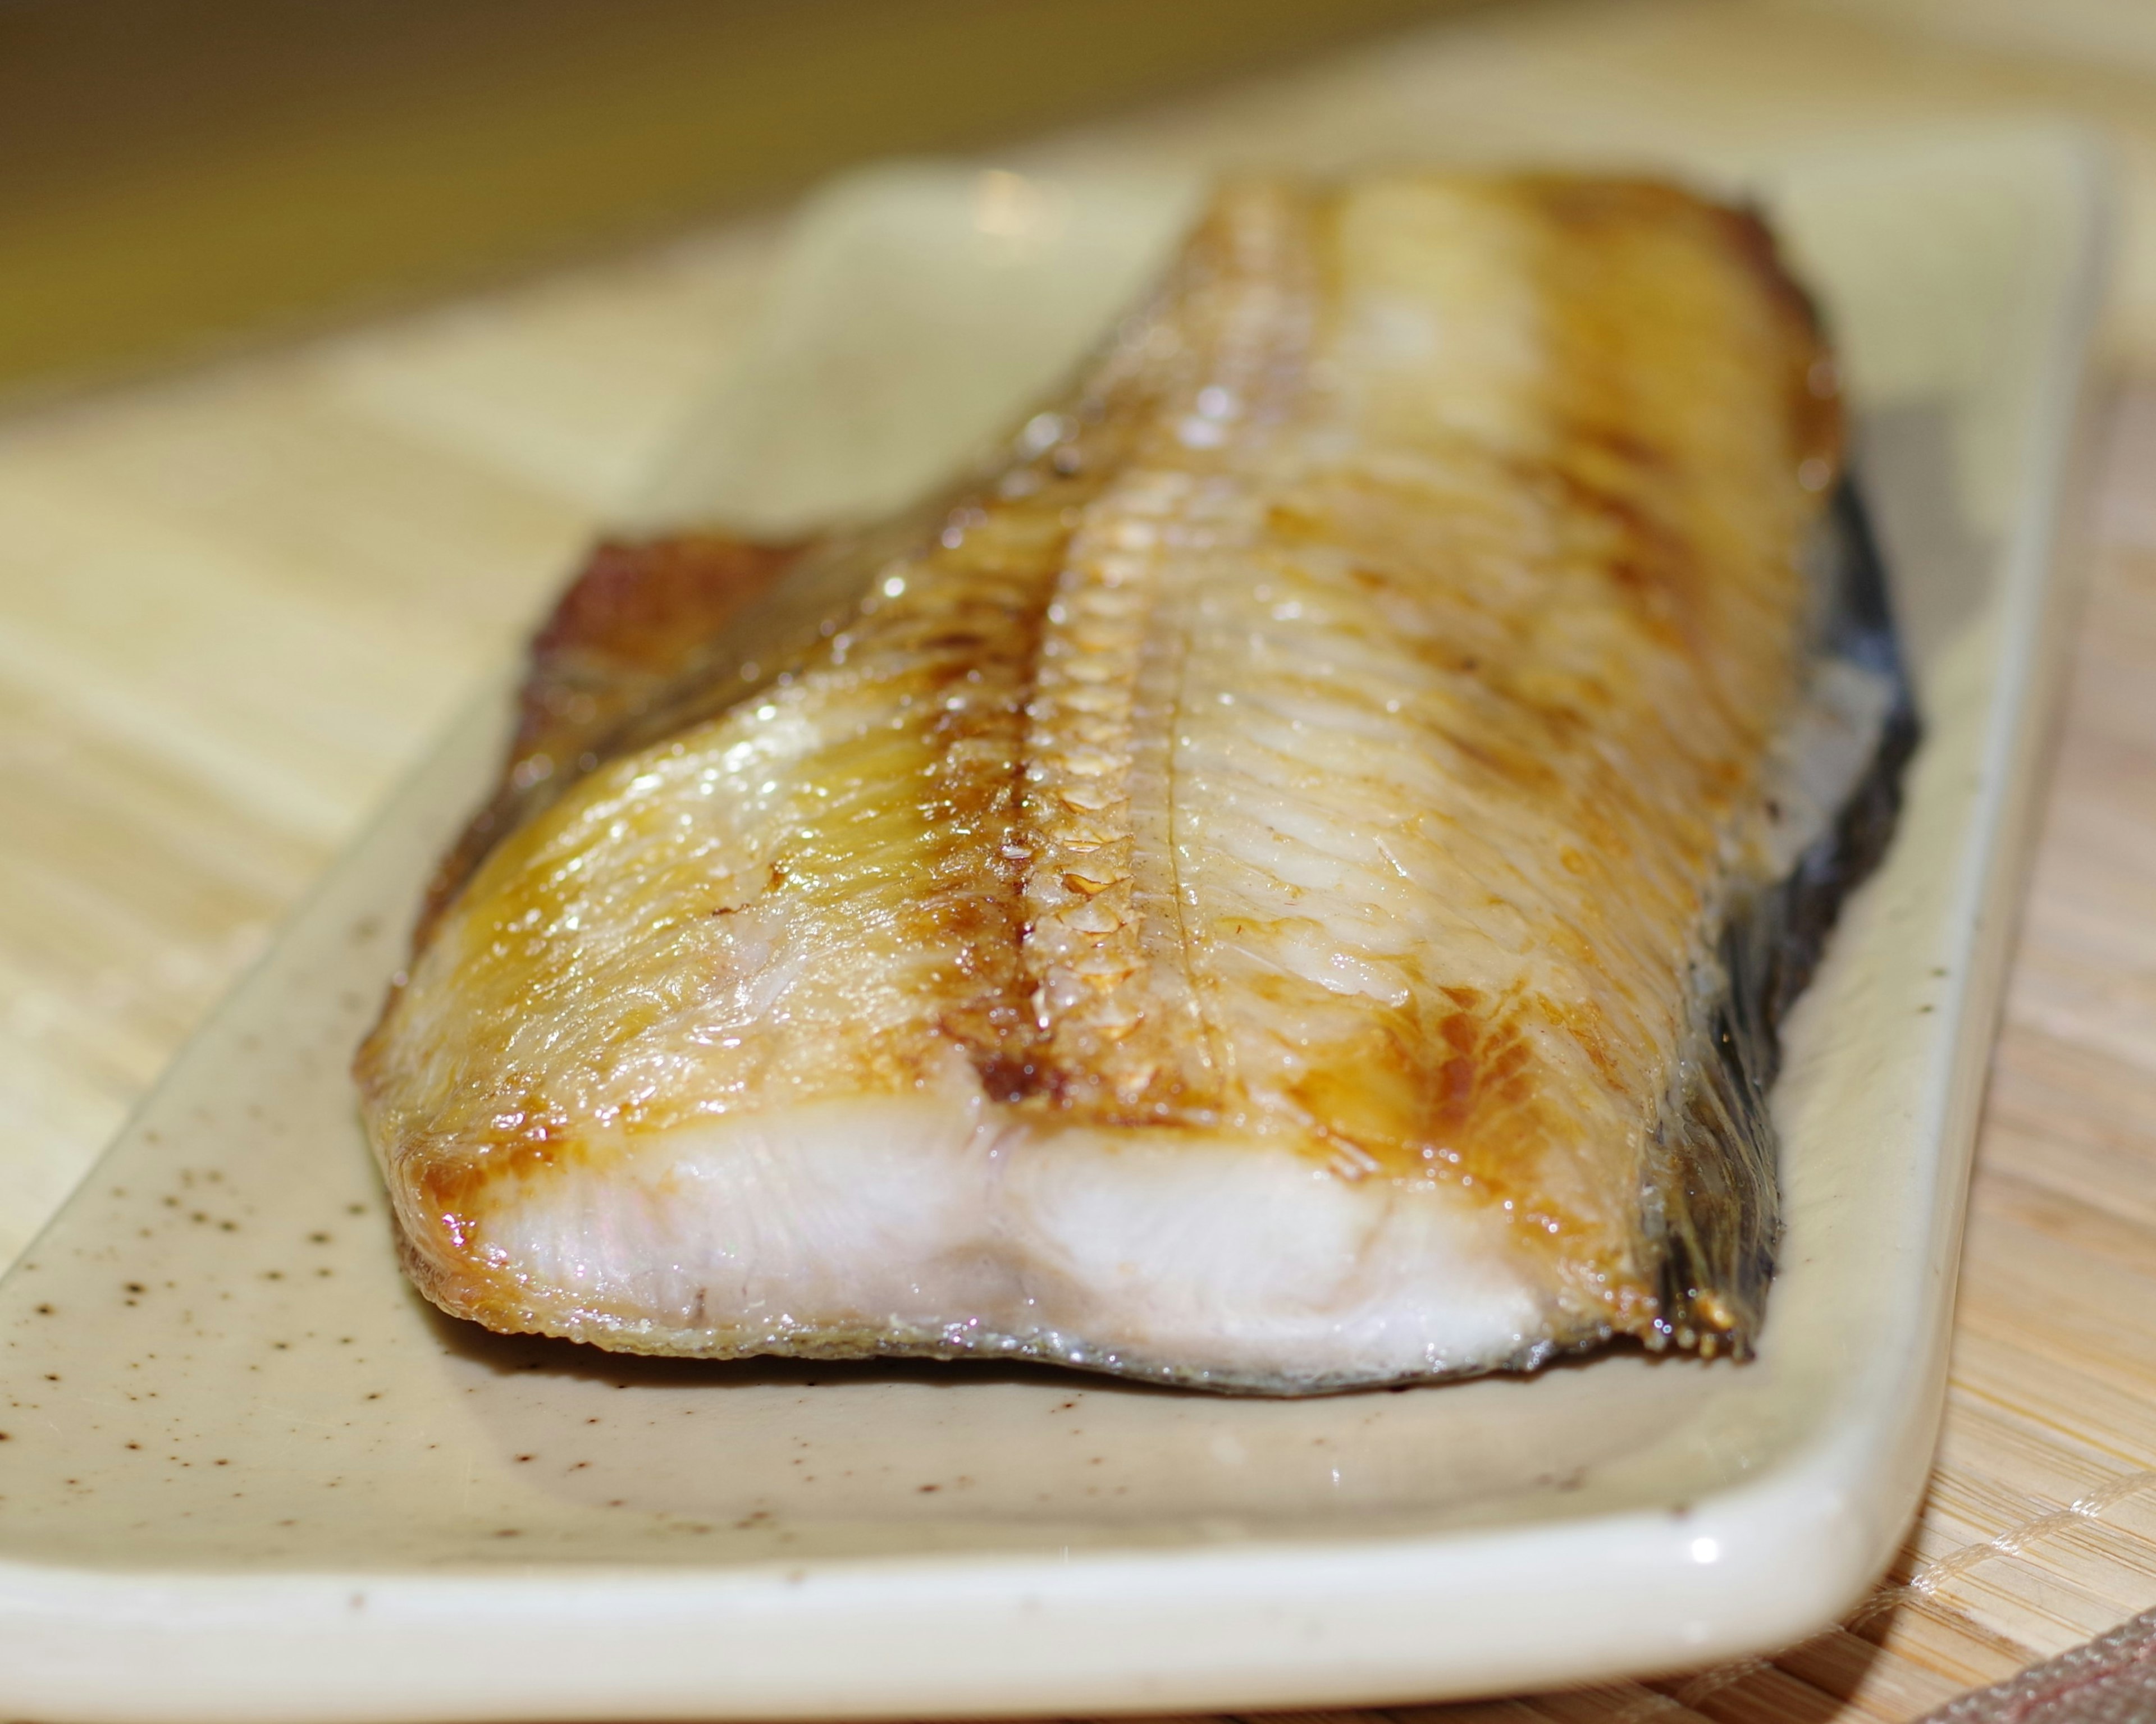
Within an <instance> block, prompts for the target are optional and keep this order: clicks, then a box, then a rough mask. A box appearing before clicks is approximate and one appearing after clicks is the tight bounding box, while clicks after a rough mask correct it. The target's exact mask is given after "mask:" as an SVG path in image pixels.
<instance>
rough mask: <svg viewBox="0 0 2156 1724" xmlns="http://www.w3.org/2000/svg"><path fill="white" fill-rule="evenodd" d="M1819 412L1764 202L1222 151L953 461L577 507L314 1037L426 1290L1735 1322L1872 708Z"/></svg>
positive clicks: (1751, 1268) (498, 1295) (1081, 1310)
mask: <svg viewBox="0 0 2156 1724" xmlns="http://www.w3.org/2000/svg"><path fill="white" fill-rule="evenodd" d="M1842 438H1843V430H1842V416H1841V411H1840V398H1839V393H1838V383H1837V379H1836V373H1835V364H1834V361H1833V357H1832V356H1831V353H1830V350H1829V348H1828V346H1827V344H1826V341H1825V336H1823V334H1822V332H1821V330H1820V324H1819V321H1818V319H1817V318H1816V316H1815V314H1814V311H1813V308H1812V307H1811V305H1810V304H1809V301H1808V300H1807V299H1806V298H1805V296H1804V294H1803V293H1802V292H1801V291H1800V290H1799V289H1798V288H1797V287H1796V286H1795V285H1794V284H1793V282H1792V281H1791V280H1790V278H1789V275H1787V274H1786V273H1785V271H1784V267H1783V265H1782V264H1781V263H1780V262H1779V259H1778V257H1777V254H1776V251H1775V249H1774V243H1773V241H1772V239H1771V238H1770V236H1769V234H1768V230H1767V229H1766V228H1765V227H1764V226H1763V223H1761V222H1760V221H1759V220H1758V218H1756V217H1755V216H1753V215H1752V214H1750V213H1747V212H1743V211H1740V210H1737V209H1733V208H1727V207H1725V206H1723V205H1721V204H1718V203H1714V202H1712V201H1709V200H1707V199H1705V198H1700V197H1697V196H1695V195H1693V194H1691V193H1690V192H1686V191H1684V190H1681V189H1679V188H1676V187H1671V186H1668V185H1664V184H1661V183H1658V182H1648V181H1640V180H1627V179H1616V178H1604V177H1586V176H1568V175H1555V174H1544V175H1461V174H1451V175H1445V174H1396V175H1389V176H1383V177H1370V178H1366V179H1360V180H1355V181H1351V182H1345V183H1342V184H1337V185H1311V184H1304V183H1297V182H1284V181H1259V182H1247V183H1241V184H1236V185H1233V186H1230V187H1228V188H1226V189H1224V191H1222V192H1220V193H1219V194H1218V196H1217V197H1216V198H1215V200H1214V203H1213V204H1212V205H1211V206H1210V208H1209V211H1208V212H1207V213H1206V214H1205V215H1204V218H1202V219H1201V220H1200V221H1199V223H1198V224H1197V225H1196V227H1195V228H1194V229H1193V232H1192V233H1191V234H1190V236H1189V238H1188V240H1187V242H1186V244H1185V246H1184V248H1183V252H1182V253H1181V254H1180V256H1179V258H1178V260H1177V262H1176V263H1175V264H1174V265H1173V268H1172V269H1170V270H1169V272H1168V275H1167V276H1166V278H1165V280H1163V283H1162V284H1161V285H1159V286H1158V289H1157V290H1155V291H1154V293H1153V294H1152V296H1151V298H1150V299H1149V300H1147V302H1146V303H1145V304H1144V305H1142V306H1141V307H1139V308H1138V309H1137V310H1134V311H1133V312H1132V313H1131V314H1130V315H1129V316H1127V317H1126V318H1125V319H1124V320H1123V321H1122V322H1121V323H1120V324H1119V325H1118V326H1117V328H1116V331H1114V333H1113V334H1112V336H1111V337H1110V338H1109V340H1108V341H1106V344H1105V346H1103V347H1102V349H1101V351H1099V352H1098V354H1097V355H1096V357H1095V358H1094V360H1093V361H1091V362H1090V363H1089V365H1088V367H1086V370H1085V372H1084V373H1083V374H1082V375H1081V377H1080V378H1079V379H1078V380H1077V382H1075V384H1074V386H1073V387H1071V389H1070V391H1069V393H1067V395H1066V396H1065V398H1062V399H1060V400H1059V401H1057V402H1056V403H1053V404H1051V405H1050V406H1048V407H1046V408H1043V409H1042V410H1041V411H1039V412H1038V413H1034V414H1033V415H1032V416H1031V417H1030V418H1028V419H1027V420H1026V421H1025V423H1024V426H1023V427H1022V428H1020V429H1019V431H1018V432H1017V433H1015V434H1014V436H1013V438H1012V439H1010V441H1009V444H1007V445H1006V446H1005V447H1004V449H1002V450H1001V451H1000V452H999V453H998V457H997V459H996V460H995V461H994V462H993V464H990V465H989V466H988V467H987V468H984V469H983V470H981V471H980V472H978V473H977V474H976V475H973V477H971V478H970V479H968V480H967V481H965V482H964V483H962V485H958V486H957V487H956V488H955V489H953V490H951V491H949V492H948V493H947V494H944V495H939V496H937V497H936V498H933V499H932V500H930V501H929V502H927V503H926V504H924V505H921V506H920V507H918V508H916V509H915V510H912V511H908V512H906V514H905V515H903V516H901V517H900V518H898V519H896V520H895V521H887V522H884V523H880V524H877V525H875V526H870V527H866V528H862V529H860V530H856V531H843V532H833V533H831V534H829V535H826V536H824V537H822V538H820V539H818V540H815V541H808V542H804V543H801V544H794V545H782V546H758V545H749V544H743V543H741V542H738V541H734V540H731V539H729V538H727V537H726V536H722V535H718V534H708V535H699V534H682V535H678V536H672V537H666V538H659V539H652V540H646V541H641V542H624V543H618V544H612V545H608V546H602V547H601V549H600V551H599V552H598V553H597V554H596V555H595V556H594V557H593V560H592V562H590V563H589V565H588V567H587V569H586V571H585V572H584V573H583V576H582V577H581V578H580V579H579V580H578V581H577V583H576V584H575V585H574V586H573V587H572V588H571V590H570V591H569V593H567V596H566V597H565V598H564V599H563V601H562V605H561V608H559V610H558V611H557V613H556V615H555V617H554V618H553V619H552V621H551V622H550V623H548V625H547V628H546V629H544V630H543V631H542V634H541V636H540V637H539V639H538V641H537V643H536V647H535V652H534V657H533V662H532V667H531V675H530V677H529V679H528V680H527V683H526V687H525V690H524V692H523V696H522V706H521V724H520V728H519V731H518V736H517V739H516V743H515V745H514V747H512V748H511V753H510V759H509V762H508V763H507V765H506V768H505V772H504V775H503V779H502V782H501V784H500V788H499V790H498V792H497V793H496V794H495V797H494V798H493V800H492V801H491V802H490V803H489V804H488V806H487V807H486V808H485V809H484V810H482V812H481V813H480V815H479V816H478V817H477V818H475V821H474V823H473V824H472V827H471V829H470V831H469V832H468V833H467V834H465V837H464V839H462V840H461V841H460V842H459V844H457V845H455V846H454V848H453V849H451V851H450V853H449V855H448V856H447V857H446V858H445V859H444V863H443V865H442V868H441V870H440V872H439V875H438V876H437V878H436V880H435V881H434V886H433V888H432V890H431V891H430V893H429V900H428V903H427V906H426V908H425V911H424V912H423V915H422V916H421V919H420V925H419V930H418V935H417V936H416V938H415V942H414V947H413V954H412V957H411V959H410V961H409V962H408V967H407V968H406V969H405V970H404V971H403V972H400V973H399V975H398V977H397V978H396V980H395V983H394V985H393V988H392V989H391V992H390V994H389V998H388V1003H387V1004H386V1005H385V1007H384V1008H383V1011H382V1017H381V1019H380V1021H379V1023H378V1024H377V1026H376V1028H375V1029H374V1030H373V1031H372V1034H371V1035H370V1036H369V1037H368V1039H367V1042H366V1043H365V1044H364V1046H363V1047H362V1049H361V1051H360V1054H359V1056H358V1060H357V1067H356V1071H357V1078H358V1081H359V1085H360V1088H361V1093H362V1110H363V1114H364V1117H365V1120H366V1123H367V1130H368V1132H369V1135H370V1137H371V1140H372V1143H373V1146H374V1148H375V1151H376V1152H377V1157H378V1158H379V1160H380V1163H381V1166H382V1172H383V1176H384V1178H385V1181H386V1183H387V1186H388V1191H389V1193H390V1196H391V1198H392V1199H393V1208H394V1212H395V1215H396V1223H397V1227H398V1236H399V1239H400V1241H401V1246H402V1250H403V1257H404V1260H405V1263H406V1265H407V1266H408V1270H409V1272H410V1274H411V1275H412V1277H413V1280H414V1281H415V1282H416V1283H417V1284H418V1286H419V1288H420V1289H421V1290H423V1292H424V1293H425V1294H426V1295H427V1296H428V1297H429V1298H430V1299H432V1300H433V1301H435V1302H436V1303H437V1304H438V1305H439V1306H441V1307H442V1308H443V1309H444V1310H445V1311H449V1312H451V1313H453V1314H454V1315H456V1316H462V1317H468V1318H471V1319H474V1320H475V1321H479V1322H480V1323H483V1324H485V1325H486V1326H489V1327H491V1328H495V1329H499V1330H504V1331H520V1332H536V1333H542V1334H547V1335H554V1336H561V1337H569V1338H571V1339H574V1340H577V1341H583V1342H593V1343H595V1344H597V1345H598V1346H600V1347H610V1348H615V1349H620V1350H625V1351H630V1352H656V1353H677V1354H692V1355H701V1356H705V1357H740V1356H744V1355H750V1354H758V1353H782V1354H792V1355H798V1356H808V1357H865V1356H872V1355H901V1356H902V1355H913V1356H931V1357H992V1358H1005V1359H1010V1358H1024V1359H1034V1360H1045V1361H1050V1362H1057V1363H1061V1364H1067V1365H1074V1366H1079V1367H1086V1368H1091V1369H1096V1370H1101V1371H1107V1372H1112V1373H1122V1374H1124V1375H1127V1376H1132V1377H1137V1378H1148V1379H1151V1380H1154V1381H1158V1382H1163V1383H1177V1384H1184V1385H1190V1386H1198V1387H1205V1388H1218V1389H1229V1390H1244V1391H1258V1392H1267V1393H1307V1392H1314V1391H1322V1390H1332V1389H1339V1388H1353V1387H1357V1386H1362V1385H1368V1384H1376V1383H1396V1382H1402V1381H1409V1380H1418V1379H1427V1378H1443V1377H1449V1376H1458V1375H1465V1374H1471V1373H1480V1372H1486V1371H1490V1370H1495V1369H1504V1368H1524V1367H1532V1366H1535V1365H1537V1364H1540V1363H1542V1362H1545V1361H1547V1360H1548V1359H1549V1358H1551V1357H1554V1356H1556V1355H1558V1354H1560V1353H1563V1352H1573V1351H1577V1350H1579V1349H1582V1348H1584V1347H1594V1346H1596V1345H1599V1344H1600V1343H1603V1342H1608V1341H1610V1340H1612V1339H1614V1338H1619V1337H1632V1338H1634V1339H1635V1340H1637V1341H1640V1342H1645V1344H1647V1345H1649V1346H1650V1347H1670V1346H1675V1347H1681V1348H1688V1349H1692V1350H1696V1351H1697V1352H1702V1353H1707V1354H1714V1353H1717V1352H1720V1353H1735V1354H1738V1355H1742V1354H1743V1353H1745V1352H1748V1350H1749V1349H1750V1348H1751V1347H1752V1346H1753V1342H1754V1340H1755V1338H1756V1337H1757V1334H1758V1326H1759V1323H1760V1321H1761V1317H1762V1315H1763V1306H1764V1301H1765V1297H1766V1293H1767V1289H1768V1282H1769V1280H1770V1279H1771V1276H1772V1273H1773V1265H1774V1249H1775V1244H1776V1239H1777V1235H1778V1232H1779V1209H1778V1198H1777V1187H1776V1169H1775V1145H1774V1131H1773V1126H1772V1122H1771V1120H1770V1117H1769V1114H1768V1106H1767V1095H1768V1086H1769V1085H1771V1083H1772V1082H1773V1080H1774V1075H1775V1066H1776V1063H1777V1058H1778V1055H1777V1051H1776V1050H1777V1044H1778V1034H1779V1027H1780V1024H1781V1020H1782V1018H1783V1015H1784V1011H1785V1010H1786V1008H1787V1007H1788V1005H1789V1003H1790V1001H1791V1000H1792V999H1794V997H1795V995H1796V994H1797V993H1799V992H1800V991H1801V989H1802V988H1804V984H1805V983H1806V982H1807V981H1808V979H1809V976H1810V973H1811V971H1812V968H1813V966H1814V965H1815V962H1816V961H1817V958H1818V956H1819V953H1820V947H1821V944H1822V942H1824V940H1825V937H1826V935H1827V932H1828V931H1829V929H1830V926H1831V924H1832V922H1833V921H1834V919H1835V913H1836V911H1837V909H1838V907H1839V906H1840V902H1841V900H1842V898H1843V897H1844V896H1845V894H1846V892H1847V891H1848V890H1849V889H1850V888H1851V886H1852V885H1854V884H1855V883H1856V881H1857V880H1860V879H1861V877H1862V876H1863V875H1864V874H1865V873H1866V871H1867V870H1869V869H1870V868H1871V866H1872V865H1873V864H1874V863H1875V862H1876V859H1877V858H1878V856H1879V855H1880V854H1881V851H1882V849H1883V847H1884V845H1885V844H1886V841H1887V839H1888V836H1889V834H1891V831H1892V824H1893V821H1894V816H1895V813H1896V809H1897V805H1898V791H1897V784H1898V777H1899V773H1900V771H1901V767H1902V762H1903V761H1904V760H1905V759H1906V758H1907V756H1908V754H1909V752H1910V751H1911V749H1912V747H1913V746H1914V743H1915V739H1916V722H1915V719H1914V716H1913V714H1912V710H1911V706H1910V703H1909V698H1908V693H1907V682H1906V679H1905V678H1904V677H1903V676H1902V670H1901V665H1900V660H1899V658H1898V655H1897V650H1896V646H1895V640H1894V635H1893V631H1892V624H1891V622H1890V620H1889V618H1888V615H1887V611H1886V596H1885V590H1884V587H1883V585H1882V584H1881V578H1880V574H1879V570H1878V567H1877V564H1876V559H1875V558H1874V557H1873V556H1872V554H1871V546H1870V540H1869V538H1868V536H1867V535H1866V532H1865V531H1864V527H1863V522H1862V519H1861V512H1860V511H1858V509H1857V507H1856V502H1855V500H1854V495H1853V493H1852V492H1851V490H1850V489H1849V487H1848V485H1846V483H1845V480H1844V478H1843V475H1842V472H1841V468H1842Z"/></svg>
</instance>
